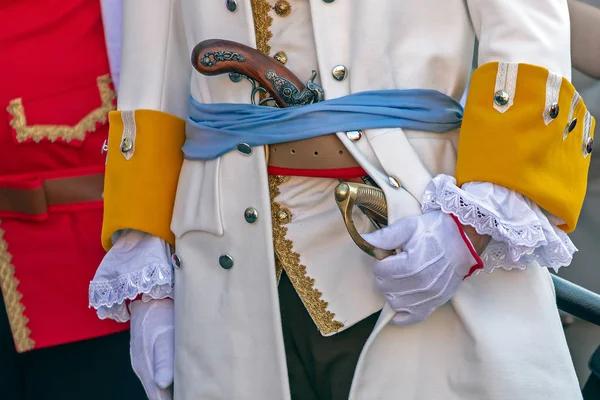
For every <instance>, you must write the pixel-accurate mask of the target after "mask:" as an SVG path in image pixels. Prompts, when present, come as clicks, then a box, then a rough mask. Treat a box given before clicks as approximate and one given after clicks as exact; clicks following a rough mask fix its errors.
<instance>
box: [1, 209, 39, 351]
mask: <svg viewBox="0 0 600 400" xmlns="http://www.w3.org/2000/svg"><path fill="white" fill-rule="evenodd" d="M0 222H2V221H0ZM11 260H12V256H11V255H10V253H9V252H8V243H6V240H4V231H3V230H2V228H0V287H1V288H2V295H3V296H4V306H5V307H6V313H7V314H8V322H9V324H10V330H11V331H12V334H13V338H14V341H15V347H16V348H17V351H18V352H19V353H23V352H25V351H28V350H31V349H33V347H34V346H35V342H34V341H33V340H32V339H31V338H30V337H29V335H30V334H31V331H30V330H29V328H27V323H28V322H29V319H28V318H27V317H26V316H25V314H24V311H25V307H24V306H23V304H22V303H21V298H22V297H23V295H22V294H21V292H19V290H18V289H17V287H18V286H19V280H18V279H17V278H16V276H15V266H14V265H12V263H11Z"/></svg>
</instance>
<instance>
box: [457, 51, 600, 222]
mask: <svg viewBox="0 0 600 400" xmlns="http://www.w3.org/2000/svg"><path fill="white" fill-rule="evenodd" d="M497 71H498V63H489V64H485V65H483V66H481V67H480V68H478V69H477V70H476V71H475V72H474V73H473V77H472V80H471V89H470V91H469V94H468V97H467V103H466V106H465V114H464V119H463V124H462V128H461V132H460V138H459V144H458V160H457V166H456V180H457V181H458V184H459V185H462V184H464V183H466V182H472V181H484V182H492V183H495V184H498V185H501V186H504V187H507V188H510V189H512V190H514V191H516V192H519V193H521V194H523V195H525V196H526V197H528V198H530V199H531V200H533V201H534V202H535V203H537V204H538V205H539V206H540V207H542V208H543V209H545V210H547V211H548V212H550V213H552V214H554V215H555V216H557V217H559V218H561V219H562V220H563V221H565V225H563V226H560V228H561V229H563V230H565V231H566V232H571V231H573V230H574V229H575V226H576V225H577V220H578V218H579V213H580V211H581V206H582V204H583V199H584V197H585V192H586V187H587V174H588V169H589V164H590V158H591V155H588V156H587V157H584V153H583V148H584V146H585V144H584V138H583V135H584V129H583V128H584V117H585V114H586V111H587V109H586V107H585V104H584V102H583V100H581V101H580V102H579V104H578V105H577V107H576V108H575V111H574V114H573V117H574V118H577V125H576V127H575V129H574V130H573V131H572V132H570V133H569V134H568V136H567V137H566V138H565V139H564V140H563V134H564V132H565V128H566V126H567V124H568V123H569V122H570V121H568V117H569V111H570V109H571V101H572V99H573V96H574V94H575V88H574V87H573V85H572V84H571V83H570V82H569V81H568V80H566V79H564V78H563V79H562V84H561V88H560V92H559V100H558V105H559V107H560V108H559V114H558V116H557V118H556V119H554V120H553V121H552V122H551V123H550V124H549V125H546V124H545V123H544V119H543V112H544V110H545V107H546V82H547V80H548V74H549V72H548V70H546V69H544V68H541V67H538V66H534V65H528V64H519V66H518V75H517V83H516V92H515V96H514V104H513V105H512V106H511V107H510V108H509V109H508V110H507V111H506V112H504V113H501V112H499V111H497V110H496V109H494V93H495V84H496V74H497ZM594 125H595V121H594V120H593V119H592V129H591V133H590V136H592V137H593V132H594Z"/></svg>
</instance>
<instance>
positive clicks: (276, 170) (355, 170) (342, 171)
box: [267, 167, 367, 179]
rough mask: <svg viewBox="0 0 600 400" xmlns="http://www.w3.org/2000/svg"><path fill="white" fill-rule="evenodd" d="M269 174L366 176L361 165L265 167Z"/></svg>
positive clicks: (339, 177) (333, 176)
mask: <svg viewBox="0 0 600 400" xmlns="http://www.w3.org/2000/svg"><path fill="white" fill-rule="evenodd" d="M267 171H268V173H269V175H283V176H309V177H313V178H336V179H350V178H360V177H362V176H366V175H367V173H366V172H365V170H364V169H362V167H352V168H336V169H295V168H280V167H269V168H268V169H267Z"/></svg>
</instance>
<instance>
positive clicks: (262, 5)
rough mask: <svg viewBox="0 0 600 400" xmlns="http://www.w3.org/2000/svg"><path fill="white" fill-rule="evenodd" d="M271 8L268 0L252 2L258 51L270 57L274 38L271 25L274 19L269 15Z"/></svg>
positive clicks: (253, 0)
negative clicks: (271, 42) (270, 42)
mask: <svg viewBox="0 0 600 400" xmlns="http://www.w3.org/2000/svg"><path fill="white" fill-rule="evenodd" d="M271 8H272V7H271V6H270V5H269V3H268V2H267V0H252V16H253V17H254V32H255V35H256V49H257V50H258V51H260V52H261V53H263V54H264V55H265V56H268V55H269V53H270V52H271V46H270V45H269V40H271V38H272V37H273V33H271V24H272V23H273V17H271V16H270V15H269V11H270V10H271Z"/></svg>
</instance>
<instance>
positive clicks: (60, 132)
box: [6, 75, 116, 143]
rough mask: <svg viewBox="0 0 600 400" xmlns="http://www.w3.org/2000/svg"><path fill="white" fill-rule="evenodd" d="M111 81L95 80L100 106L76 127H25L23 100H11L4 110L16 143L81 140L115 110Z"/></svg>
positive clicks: (105, 76)
mask: <svg viewBox="0 0 600 400" xmlns="http://www.w3.org/2000/svg"><path fill="white" fill-rule="evenodd" d="M110 83H111V79H110V76H109V75H102V76H100V77H98V78H97V84H98V91H99V92H100V98H101V99H102V105H101V106H100V107H98V108H96V109H94V110H92V111H91V112H90V113H89V114H87V115H86V116H85V117H83V118H82V119H81V120H80V121H79V122H78V123H77V124H76V125H74V126H68V125H31V126H28V125H27V118H26V116H25V107H24V106H23V100H22V99H21V98H17V99H14V100H11V101H10V103H9V105H8V107H7V108H6V110H7V111H8V113H9V114H10V115H11V116H12V120H11V121H10V126H12V127H13V129H14V130H15V131H16V133H17V135H16V138H17V142H19V143H21V142H24V141H27V140H33V141H34V142H36V143H38V142H40V141H41V140H43V139H48V140H50V141H51V142H54V141H56V140H57V139H59V138H60V139H63V140H64V141H66V142H70V141H71V140H73V139H77V140H83V139H85V135H86V133H87V132H93V131H95V130H96V124H99V123H105V122H106V118H107V117H108V113H109V112H110V111H113V110H114V109H115V104H114V100H115V98H116V94H115V91H114V90H112V88H111V87H110Z"/></svg>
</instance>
